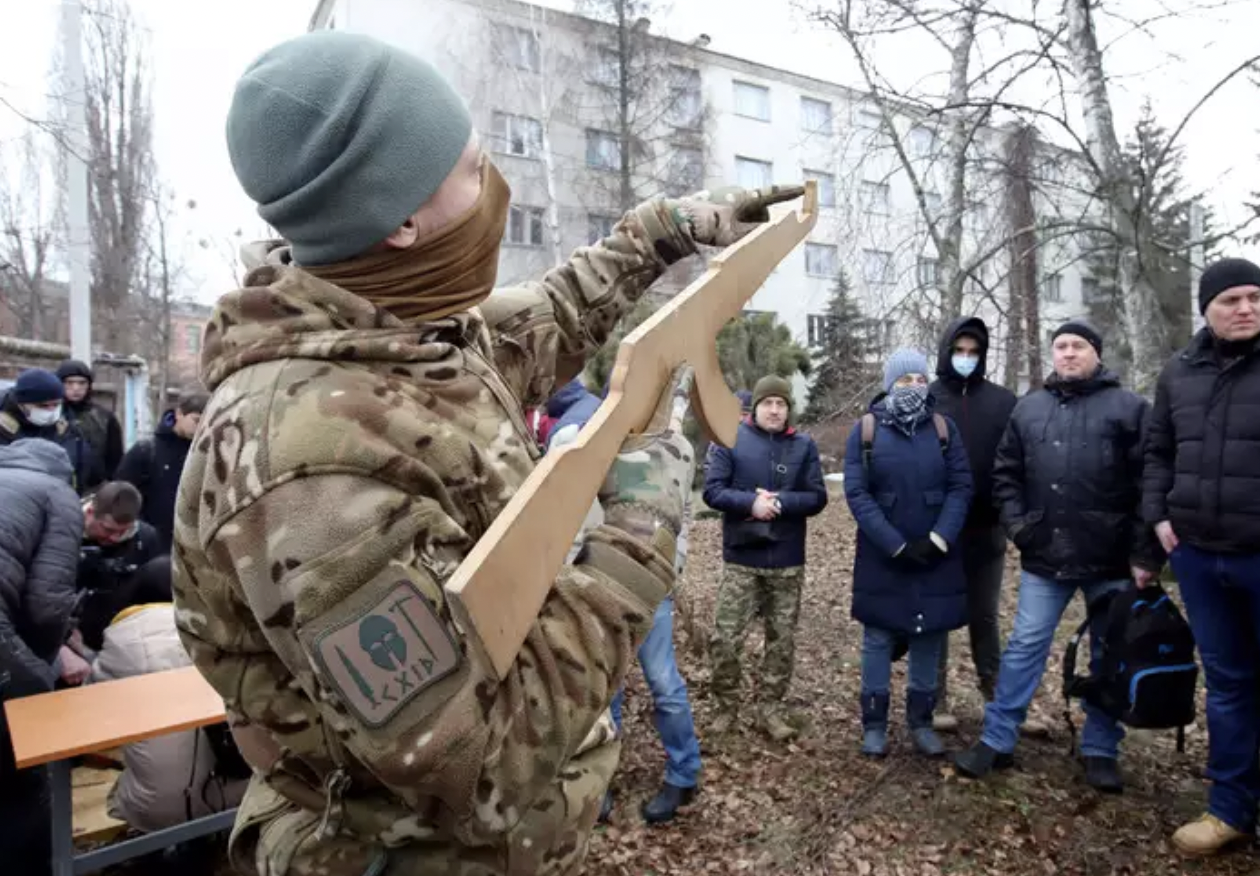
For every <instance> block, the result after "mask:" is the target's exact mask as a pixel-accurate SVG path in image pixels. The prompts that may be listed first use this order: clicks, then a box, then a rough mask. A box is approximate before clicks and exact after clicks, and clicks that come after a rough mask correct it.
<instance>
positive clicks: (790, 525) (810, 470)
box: [704, 417, 827, 569]
mask: <svg viewBox="0 0 1260 876" xmlns="http://www.w3.org/2000/svg"><path fill="white" fill-rule="evenodd" d="M758 487H761V488H763V489H766V490H769V491H770V492H772V493H778V494H779V503H780V505H781V506H782V508H783V511H782V513H781V514H780V515H779V516H778V517H776V518H775V519H774V520H771V521H770V522H769V525H768V526H761V527H754V528H756V529H758V530H761V531H763V532H764V531H766V530H768V538H761V539H759V540H755V541H749V540H747V535H746V534H747V533H748V532H749V531H750V530H749V528H748V527H747V524H748V523H749V522H753V523H754V524H755V523H757V522H759V521H753V518H752V507H753V501H754V500H755V499H756V498H757V488H758ZM704 501H705V504H707V505H708V506H709V507H710V508H712V509H713V510H715V511H721V512H722V559H724V560H725V561H726V562H728V563H733V564H735V565H737V566H747V567H749V568H753V569H786V568H790V567H793V566H803V565H805V521H806V519H807V518H809V517H813V516H814V515H815V514H817V513H819V512H820V511H822V510H823V509H824V508H826V507H827V485H826V483H825V482H824V481H823V476H822V462H821V461H820V460H819V458H818V447H817V445H815V444H814V439H813V438H810V437H809V436H808V435H803V434H801V433H800V432H797V431H796V430H795V429H792V428H790V427H789V428H788V429H787V430H785V431H783V432H778V433H770V432H766V431H764V430H763V429H761V428H760V427H759V426H757V425H755V424H754V423H753V421H752V418H751V417H747V418H745V419H744V422H742V423H741V424H740V426H739V432H738V436H737V437H736V440H735V446H734V447H733V448H727V447H723V446H721V445H720V444H714V445H712V446H711V447H710V449H709V461H708V468H707V469H706V471H705V479H704Z"/></svg>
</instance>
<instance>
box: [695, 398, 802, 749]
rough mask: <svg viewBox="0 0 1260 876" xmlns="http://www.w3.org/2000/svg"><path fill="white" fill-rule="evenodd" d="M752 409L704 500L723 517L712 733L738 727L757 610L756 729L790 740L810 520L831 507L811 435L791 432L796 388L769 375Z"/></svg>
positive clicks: (716, 463)
mask: <svg viewBox="0 0 1260 876" xmlns="http://www.w3.org/2000/svg"><path fill="white" fill-rule="evenodd" d="M751 406H752V413H751V414H750V415H749V416H748V417H747V418H746V419H745V420H744V422H743V423H741V424H740V427H739V437H738V438H737V439H736V442H735V446H734V448H731V449H727V448H725V447H721V446H717V445H714V447H713V448H712V449H711V450H710V452H709V460H708V470H707V471H706V473H705V482H704V501H705V504H707V505H708V506H709V507H710V508H713V509H714V510H716V511H721V512H722V558H723V560H724V564H723V571H722V588H721V590H720V591H719V593H718V605H717V613H716V616H715V618H714V622H713V633H712V636H711V638H710V641H709V655H710V659H711V661H712V663H713V682H712V690H713V694H714V696H715V697H716V698H717V701H718V717H717V719H716V720H715V722H714V725H713V728H712V729H713V731H714V732H715V733H722V732H725V731H726V730H728V729H729V728H730V726H731V724H732V722H733V721H734V718H735V699H736V697H737V695H738V693H739V676H740V666H739V663H740V652H741V651H742V650H743V641H744V634H745V632H746V631H747V629H748V624H749V623H751V621H752V619H753V618H754V617H755V616H757V615H758V614H760V615H762V616H763V617H764V618H765V629H766V644H765V653H764V657H763V661H762V668H761V685H760V690H759V693H760V699H761V707H760V709H759V715H758V723H759V724H760V725H761V727H762V729H764V730H765V731H766V732H767V733H768V734H769V735H770V736H771V737H772V738H774V739H777V740H784V739H787V738H789V737H791V736H792V735H793V734H794V733H795V732H796V730H795V728H794V727H792V725H791V724H790V723H789V722H788V721H786V720H785V716H784V715H783V714H782V710H781V708H780V703H781V702H782V700H783V697H784V695H785V694H786V693H787V689H788V683H789V682H790V681H791V679H792V664H793V662H794V657H795V642H796V622H797V618H798V617H799V615H800V606H801V587H802V585H803V584H804V582H805V521H806V519H807V518H809V517H812V516H813V515H815V514H817V513H819V512H820V511H822V510H823V508H825V507H827V485H826V483H825V482H824V481H823V476H822V463H821V462H820V460H819V457H818V447H817V446H816V445H815V444H814V439H812V438H810V437H809V436H808V435H802V434H800V433H798V432H797V431H796V430H795V429H793V428H792V427H791V423H790V415H791V411H792V387H791V384H789V383H788V382H787V381H786V380H784V379H783V378H781V377H774V376H770V377H763V378H762V379H761V380H759V381H757V385H756V386H755V387H754V388H753V393H752V399H751Z"/></svg>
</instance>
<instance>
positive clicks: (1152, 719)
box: [1063, 584, 1199, 752]
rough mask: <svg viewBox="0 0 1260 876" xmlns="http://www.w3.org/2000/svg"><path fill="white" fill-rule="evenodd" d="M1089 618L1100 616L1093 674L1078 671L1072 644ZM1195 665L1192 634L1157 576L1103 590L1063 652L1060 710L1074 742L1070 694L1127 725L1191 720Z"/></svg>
mask: <svg viewBox="0 0 1260 876" xmlns="http://www.w3.org/2000/svg"><path fill="white" fill-rule="evenodd" d="M1095 619H1100V622H1101V623H1102V624H1103V630H1102V635H1101V640H1102V641H1101V643H1100V644H1101V646H1102V654H1101V660H1100V663H1099V667H1098V674H1097V675H1090V676H1081V675H1077V674H1076V652H1077V649H1078V648H1079V647H1080V644H1081V639H1083V638H1084V637H1085V636H1086V635H1087V634H1088V631H1089V628H1090V625H1091V624H1092V623H1093V622H1094V620H1095ZM1198 678H1199V666H1198V664H1197V663H1196V662H1195V659H1194V634H1193V633H1191V632H1190V625H1189V624H1187V623H1186V620H1185V618H1184V617H1182V614H1181V611H1180V610H1179V609H1178V608H1177V605H1176V603H1174V602H1173V601H1172V598H1171V597H1169V595H1168V594H1167V593H1166V592H1165V591H1164V589H1163V588H1162V587H1160V586H1159V585H1157V584H1152V585H1151V586H1150V587H1146V588H1144V589H1142V590H1139V589H1137V588H1136V587H1131V588H1129V589H1127V590H1118V591H1113V592H1111V593H1108V594H1105V595H1103V596H1101V597H1099V598H1098V599H1096V600H1094V602H1093V603H1091V604H1090V606H1089V616H1088V617H1087V618H1086V619H1085V620H1084V622H1082V623H1081V625H1080V626H1079V627H1078V628H1077V630H1076V633H1075V634H1074V635H1073V636H1072V638H1071V640H1070V641H1069V642H1068V646H1067V650H1066V651H1065V652H1064V654H1063V699H1064V717H1065V718H1066V719H1067V722H1068V729H1069V730H1070V731H1071V734H1072V749H1073V751H1075V749H1076V726H1075V725H1074V724H1073V723H1072V697H1079V698H1080V699H1082V700H1084V701H1085V702H1087V703H1090V704H1091V705H1093V706H1095V707H1096V708H1098V709H1099V710H1101V711H1102V712H1103V713H1105V714H1106V715H1108V716H1110V717H1111V718H1112V719H1114V720H1116V721H1119V722H1120V723H1122V724H1125V725H1127V726H1129V727H1137V728H1143V729H1148V730H1169V729H1172V728H1176V730H1177V751H1179V752H1181V751H1185V741H1186V740H1185V727H1186V725H1187V724H1192V723H1194V717H1195V687H1196V685H1197V683H1198Z"/></svg>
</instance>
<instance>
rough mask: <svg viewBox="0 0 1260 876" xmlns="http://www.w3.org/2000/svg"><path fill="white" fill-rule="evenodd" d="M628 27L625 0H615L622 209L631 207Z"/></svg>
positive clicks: (631, 156) (631, 169)
mask: <svg viewBox="0 0 1260 876" xmlns="http://www.w3.org/2000/svg"><path fill="white" fill-rule="evenodd" d="M630 27H631V22H630V21H629V19H628V17H627V15H626V2H625V0H617V143H618V144H619V145H620V150H619V151H620V152H621V155H620V156H619V157H620V158H621V167H620V168H619V169H618V173H619V176H620V186H619V192H618V197H617V200H618V204H617V206H618V208H619V209H620V211H621V212H622V213H626V212H628V211H629V210H630V209H631V208H632V207H634V163H633V161H632V160H631V159H632V158H633V155H634V153H633V152H632V151H631V150H632V149H633V148H634V131H633V130H632V128H633V123H634V120H633V119H632V118H631V117H630V110H631V107H630V102H631V100H630V99H631V91H630V89H631V85H630V51H631V47H630Z"/></svg>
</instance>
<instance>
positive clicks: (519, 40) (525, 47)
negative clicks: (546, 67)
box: [498, 25, 541, 73]
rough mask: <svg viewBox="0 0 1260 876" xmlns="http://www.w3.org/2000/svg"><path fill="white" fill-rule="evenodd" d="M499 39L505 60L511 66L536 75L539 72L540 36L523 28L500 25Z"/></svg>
mask: <svg viewBox="0 0 1260 876" xmlns="http://www.w3.org/2000/svg"><path fill="white" fill-rule="evenodd" d="M498 37H499V47H500V48H501V49H502V51H503V60H504V61H505V62H506V63H507V64H508V65H509V66H512V67H516V68H518V69H521V70H529V71H531V72H534V73H537V72H538V71H539V69H540V68H541V65H540V64H539V57H540V56H539V52H538V34H536V33H534V32H533V31H532V30H525V29H524V28H521V27H509V26H507V25H499V26H498Z"/></svg>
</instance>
